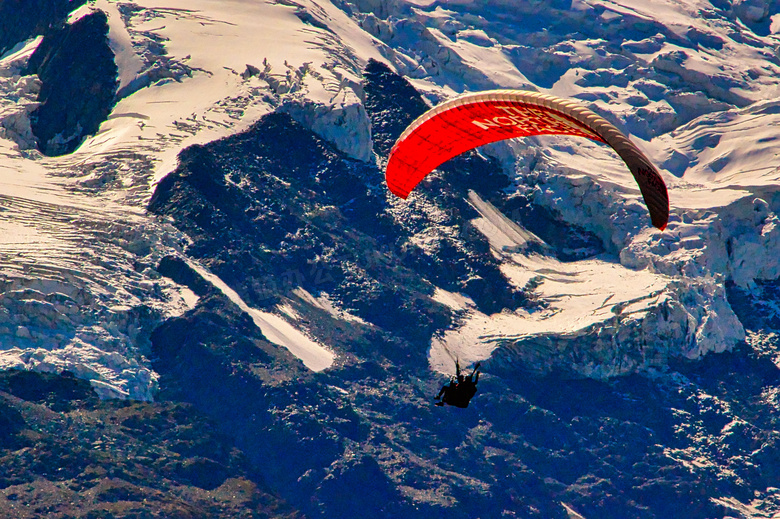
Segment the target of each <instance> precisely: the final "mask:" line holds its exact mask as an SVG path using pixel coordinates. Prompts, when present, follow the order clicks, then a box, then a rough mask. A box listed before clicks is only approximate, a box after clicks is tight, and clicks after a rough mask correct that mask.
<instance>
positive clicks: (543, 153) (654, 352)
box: [0, 0, 780, 518]
mask: <svg viewBox="0 0 780 519" xmlns="http://www.w3.org/2000/svg"><path fill="white" fill-rule="evenodd" d="M38 4H40V5H38ZM0 53H2V54H0V93H2V95H1V96H0V153H2V163H1V166H2V167H1V168H0V209H1V210H0V303H1V304H0V345H1V347H0V366H2V367H3V368H4V369H6V370H23V371H27V370H31V371H35V372H50V373H55V374H56V373H61V372H67V373H66V375H65V376H66V378H67V377H70V376H71V375H69V374H73V375H75V377H76V379H81V380H85V381H88V382H89V383H90V384H91V386H92V388H94V390H95V391H96V392H97V394H98V395H99V396H100V397H102V398H103V399H106V401H112V399H120V400H122V399H126V400H129V401H145V402H149V404H148V405H152V406H154V405H158V404H160V405H161V404H162V403H164V402H179V403H181V402H183V403H188V404H191V409H193V412H197V413H201V414H205V415H206V416H207V417H208V419H209V420H211V421H212V422H211V423H213V424H214V427H216V429H217V430H218V431H219V433H220V434H223V435H225V437H226V438H228V440H226V441H228V442H232V444H233V445H234V446H235V447H237V448H238V449H240V450H241V451H243V456H245V458H246V463H247V464H248V466H249V467H250V468H249V469H246V471H244V469H241V471H239V472H240V474H241V477H242V478H248V480H252V481H254V482H256V483H258V484H259V483H260V482H262V485H264V486H263V488H266V486H267V488H268V489H269V491H271V492H275V493H276V494H278V495H279V496H281V497H282V498H283V499H285V500H286V501H287V502H288V503H290V505H291V506H292V507H294V508H297V509H299V510H301V511H302V512H303V513H305V514H307V515H308V516H312V517H318V516H326V515H327V516H336V517H362V516H366V515H368V514H369V513H374V514H379V515H381V516H385V517H392V516H396V515H402V514H403V515H404V516H406V517H410V516H411V517H418V516H419V517H438V516H445V515H446V516H448V517H587V518H591V517H726V516H731V517H772V516H773V514H774V513H777V507H778V506H780V501H778V499H780V497H779V496H778V495H777V493H776V489H777V488H778V487H780V480H778V478H779V477H780V475H778V473H777V471H776V469H775V468H774V467H775V465H776V461H777V456H778V454H777V452H778V451H777V449H778V441H780V432H778V428H777V425H776V421H777V419H778V417H780V409H778V403H777V398H776V394H777V391H778V389H779V386H778V384H780V383H779V382H778V380H780V378H778V374H780V371H779V370H778V367H777V366H776V361H775V359H776V357H777V352H778V343H777V339H776V337H777V336H776V333H777V329H778V327H779V326H778V322H777V319H778V315H779V314H780V310H778V307H777V281H776V280H778V279H780V225H778V223H779V222H780V219H779V218H778V216H777V213H778V211H780V196H778V195H777V194H776V189H775V185H776V184H777V183H778V182H779V181H780V157H779V156H780V140H778V137H777V129H778V127H780V109H779V107H780V101H778V98H779V96H780V3H778V2H777V1H776V0H732V1H728V0H717V1H710V2H705V1H686V2H682V1H674V0H651V1H642V2H639V1H634V0H621V1H617V2H613V1H607V0H572V1H558V0H556V1H551V2H537V1H517V0H512V1H505V0H457V1H455V0H452V1H446V0H353V1H346V0H283V1H282V0H279V1H270V0H232V1H229V2H215V1H209V0H193V1H188V2H180V1H178V0H163V1H159V2H148V1H146V0H140V1H137V2H123V1H113V0H112V1H110V0H95V1H91V2H68V1H65V0H61V1H59V0H49V1H48V2H45V1H41V2H35V5H33V3H31V4H30V5H29V6H28V8H25V7H22V6H20V5H18V3H12V2H0ZM495 88H512V89H527V90H535V91H540V92H544V93H549V94H553V95H557V96H561V97H566V98H572V99H575V100H578V101H579V102H580V103H581V104H583V105H584V106H586V107H588V108H590V109H592V110H593V111H595V112H597V113H599V114H600V115H602V116H604V117H605V118H607V119H608V120H609V121H610V122H612V123H613V124H615V125H616V126H618V127H619V128H621V129H623V130H624V131H625V132H626V133H627V134H629V135H630V136H631V139H632V140H633V141H634V142H635V143H636V144H637V145H638V146H639V147H640V148H642V150H643V151H644V152H645V153H646V154H647V155H648V156H649V157H650V158H651V160H653V162H654V163H655V164H657V165H658V166H659V169H660V170H661V171H662V174H663V176H664V179H665V181H666V183H667V185H668V187H669V196H670V203H671V218H670V223H669V226H668V228H667V229H666V230H665V231H663V232H662V231H658V230H657V229H655V228H653V227H652V226H651V225H650V221H649V217H648V216H647V212H646V209H645V207H644V205H643V204H642V201H641V197H640V194H639V192H638V190H637V189H636V185H635V183H634V181H633V178H632V177H631V175H630V173H629V171H628V170H627V169H625V165H624V164H623V163H622V162H621V161H620V160H619V159H618V158H617V156H616V154H615V153H614V152H613V151H612V150H611V149H609V148H607V147H605V146H603V145H599V144H597V143H594V142H590V141H586V140H583V139H576V138H572V137H549V136H548V137H539V138H528V139H522V140H514V141H505V142H503V143H497V144H493V145H490V146H486V147H484V148H481V149H480V150H479V151H478V152H473V153H469V154H466V155H464V156H462V157H459V158H457V159H454V160H452V161H450V162H449V163H447V164H445V165H444V166H442V167H441V168H440V169H439V171H438V173H436V174H434V175H433V176H431V177H429V178H428V179H427V180H426V181H425V182H424V185H422V186H420V188H418V189H417V190H416V191H415V192H413V193H412V195H411V196H410V198H409V199H407V200H401V199H398V198H395V197H394V196H393V195H392V194H390V193H389V192H388V191H387V189H386V186H385V185H384V176H383V171H384V165H385V163H386V161H387V155H388V153H389V151H390V148H391V146H392V145H393V143H394V141H395V139H396V138H397V137H398V136H399V135H400V134H401V132H402V131H403V129H404V128H405V127H406V126H407V125H408V124H409V123H410V122H412V121H413V120H414V119H415V118H416V117H417V116H419V115H420V114H422V113H423V112H424V111H425V110H426V109H427V108H428V107H430V106H432V105H434V104H436V103H438V102H440V101H443V100H445V99H449V98H452V97H454V96H455V95H457V94H459V93H463V92H468V91H478V90H486V89H495ZM456 358H458V359H460V362H461V364H463V365H466V364H472V363H475V362H477V361H480V362H482V366H483V370H484V371H485V375H484V376H483V378H482V380H481V382H480V386H481V389H480V393H479V394H478V396H477V397H476V399H475V401H474V404H473V405H472V406H471V407H469V408H468V409H467V410H450V409H449V408H447V409H439V408H433V407H431V404H432V397H433V395H435V393H436V391H437V390H438V385H439V384H440V383H441V382H443V381H444V380H445V378H446V375H447V374H450V373H452V371H453V370H454V360H455V359H456ZM11 373H15V372H14V371H12V372H11ZM13 380H16V379H13ZM34 380H37V379H34ZM67 380H68V382H66V384H70V383H71V382H69V381H70V378H67ZM3 387H5V386H3ZM9 387H11V386H9ZM0 389H2V388H0ZM9 392H10V393H8V394H11V395H14V397H20V395H19V394H16V393H14V392H13V391H12V390H11V389H9ZM9 398H10V397H9ZM21 398H24V397H21ZM14 402H16V401H14ZM155 402H156V403H157V404H155ZM90 405H92V404H90ZM119 408H120V409H121V406H120V407H119ZM57 412H61V413H65V414H67V413H71V411H68V410H65V411H62V410H57ZM113 412H114V411H111V412H110V413H113ZM116 412H119V411H116ZM110 413H109V415H110V416H113V415H111V414H110ZM70 416H71V415H70V414H68V417H70ZM69 419H70V418H69ZM106 419H107V420H109V421H110V420H111V418H106ZM85 423H86V422H85ZM197 423H198V427H205V426H203V425H202V423H201V422H200V421H198V422H197ZM85 427H86V425H85ZM127 441H129V440H127ZM149 441H153V440H149ZM213 463H217V462H216V461H214V462H213ZM219 463H223V464H226V465H225V466H227V465H229V466H230V467H231V469H230V470H234V467H236V466H238V465H235V464H234V463H233V462H232V461H231V462H230V463H229V464H228V463H227V462H224V461H220V462H219ZM242 466H243V465H242ZM209 467H211V468H209ZM212 469H213V466H212V465H204V468H203V470H205V471H208V470H212ZM235 470H238V469H235ZM220 474H222V472H220ZM224 474H225V481H228V480H230V481H235V480H234V479H230V477H229V474H231V472H230V471H229V470H227V469H225V471H224ZM212 479H213V478H212ZM212 479H209V485H210V486H211V485H215V488H216V487H218V488H222V487H221V486H219V484H218V483H220V482H217V483H214V482H213V481H212ZM195 480H197V478H195ZM187 481H190V482H192V481H194V480H192V479H190V480H187ZM226 484H227V483H226ZM195 486H198V485H197V481H196V483H195ZM223 486H224V485H223ZM201 488H204V487H201ZM231 488H232V487H231ZM367 489H371V493H370V495H369V493H368V492H367ZM208 490H209V491H211V488H210V487H209V489H208ZM139 495H140V494H139ZM131 497H132V496H131ZM128 500H129V501H133V499H127V500H126V501H128ZM138 501H140V499H139V500H138ZM247 502H248V501H247ZM138 506H139V507H141V508H143V507H142V505H138ZM231 506H232V505H231ZM246 506H247V507H248V508H247V512H246V513H247V514H249V513H250V511H249V509H250V508H251V507H250V505H246ZM286 506H287V505H285V507H282V508H279V510H283V512H279V513H280V514H282V513H284V514H287V513H291V512H289V508H287V507H286ZM141 508H139V509H141ZM83 510H86V508H83ZM90 510H91V509H90ZM60 512H62V513H64V511H62V510H60ZM58 513H59V512H58ZM69 513H75V512H72V510H71V511H70V512H69ZM225 513H227V512H225ZM251 513H256V512H251ZM28 516H29V517H35V515H27V516H24V515H20V517H28ZM76 516H77V517H80V516H81V515H76ZM116 516H117V517H120V516H122V515H116ZM63 517H64V516H63Z"/></svg>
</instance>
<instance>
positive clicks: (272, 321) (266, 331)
mask: <svg viewBox="0 0 780 519" xmlns="http://www.w3.org/2000/svg"><path fill="white" fill-rule="evenodd" d="M188 264H189V265H190V266H191V267H192V268H193V269H194V270H195V271H196V272H197V273H198V274H200V275H201V276H202V277H203V279H205V280H206V281H208V282H209V283H211V284H212V285H214V286H215V287H216V288H218V289H219V290H220V291H221V292H222V293H223V294H225V296H227V298H228V299H230V300H231V301H232V302H233V303H235V304H236V306H238V307H239V308H240V309H241V310H243V311H244V312H246V313H247V314H248V315H249V316H250V317H251V318H252V320H253V321H254V323H255V325H256V326H257V327H258V328H259V329H260V331H261V332H263V335H264V336H265V338H266V339H268V340H269V341H271V342H272V343H274V344H276V345H277V346H282V347H284V348H287V349H288V350H289V351H290V353H292V354H293V355H295V356H296V357H298V358H299V359H300V360H301V361H302V362H303V364H304V365H305V366H306V367H307V368H309V369H310V370H312V371H323V370H326V369H328V368H329V367H331V366H332V365H333V361H334V360H335V358H336V356H335V355H334V354H333V353H332V352H331V351H329V350H328V349H327V348H325V347H324V346H322V345H321V344H318V343H317V342H315V341H313V340H312V339H310V338H309V337H307V336H306V335H304V334H303V333H302V332H301V331H300V330H298V329H297V328H295V327H294V326H293V325H292V324H290V323H289V322H288V321H287V320H285V319H284V318H283V317H281V316H279V315H276V314H274V313H271V312H263V311H261V310H258V309H256V308H252V307H250V306H249V305H247V304H246V303H245V302H244V300H243V299H242V298H241V296H240V295H238V293H236V291H235V290H233V289H232V288H230V287H229V286H228V285H227V284H226V283H225V282H224V281H222V280H221V279H220V278H219V277H218V276H216V275H215V274H213V273H211V272H209V271H208V270H206V269H205V268H203V267H202V266H200V265H198V264H197V263H195V262H192V261H189V262H188ZM287 308H288V309H289V307H287ZM279 310H280V312H283V313H284V309H279Z"/></svg>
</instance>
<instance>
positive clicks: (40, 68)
mask: <svg viewBox="0 0 780 519" xmlns="http://www.w3.org/2000/svg"><path fill="white" fill-rule="evenodd" d="M107 35H108V18H107V17H106V15H105V13H103V12H102V11H95V12H93V13H92V14H89V15H87V16H84V17H83V18H81V19H79V20H78V21H77V22H75V23H73V24H72V25H65V26H62V27H59V28H57V29H54V30H51V31H49V32H48V33H47V35H46V36H45V37H44V39H43V41H42V42H41V44H40V45H39V46H38V48H37V49H36V51H35V53H34V54H33V55H32V56H31V57H30V61H29V63H28V69H27V73H28V74H37V75H38V77H40V79H41V82H42V85H41V91H40V94H39V95H38V101H39V102H40V103H41V105H40V106H39V107H38V108H37V109H36V110H35V111H34V112H33V113H32V114H31V116H30V123H31V126H32V130H33V134H34V135H35V137H36V138H37V139H38V148H39V149H40V150H41V151H42V152H43V153H45V154H47V155H62V154H65V153H70V152H72V151H73V150H75V149H76V148H77V147H78V146H79V144H81V142H82V141H83V139H84V137H86V136H87V135H91V134H94V133H96V132H97V130H98V128H99V126H100V124H101V123H102V122H103V121H105V120H106V118H107V117H108V114H109V113H110V111H111V109H112V107H113V106H114V102H115V96H116V90H117V66H116V63H115V62H114V54H113V52H112V51H111V48H110V47H109V44H108V38H107Z"/></svg>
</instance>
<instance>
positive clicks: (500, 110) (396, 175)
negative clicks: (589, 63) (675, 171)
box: [385, 90, 669, 229]
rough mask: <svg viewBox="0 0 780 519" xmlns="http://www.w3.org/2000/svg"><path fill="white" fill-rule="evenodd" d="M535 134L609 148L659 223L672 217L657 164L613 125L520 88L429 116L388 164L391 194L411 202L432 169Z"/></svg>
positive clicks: (461, 100)
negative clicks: (478, 149)
mask: <svg viewBox="0 0 780 519" xmlns="http://www.w3.org/2000/svg"><path fill="white" fill-rule="evenodd" d="M531 135H572V136H577V137H585V138H588V139H591V140H594V141H597V142H602V143H605V144H608V145H609V146H611V147H612V149H614V150H615V152H616V153H617V154H618V155H619V156H620V158H622V159H623V161H624V162H625V163H626V165H627V166H628V169H629V170H630V171H631V173H632V174H633V175H634V179H635V180H636V182H637V184H639V190H640V191H641V193H642V197H643V198H644V200H645V204H646V205H647V208H648V210H649V211H650V218H651V220H652V222H653V225H654V226H656V227H658V228H659V229H664V228H665V227H666V223H667V221H668V219H669V197H668V194H667V191H666V184H665V183H664V181H663V179H662V178H661V175H660V174H659V173H658V170H656V168H655V166H653V164H652V163H651V162H650V161H649V160H648V159H647V157H645V155H644V154H643V153H642V152H641V151H640V150H639V148H637V147H636V146H635V145H634V144H633V143H632V142H631V141H630V140H629V139H628V138H627V137H626V136H625V135H623V134H622V133H621V132H620V130H618V129H617V128H615V127H614V126H613V125H612V124H611V123H610V122H609V121H607V120H606V119H604V118H603V117H600V116H599V115H597V114H595V113H594V112H592V111H590V110H588V109H587V108H584V107H582V106H580V105H578V104H576V103H573V102H571V101H567V100H565V99H561V98H558V97H554V96H550V95H546V94H539V93H536V92H524V91H520V90H492V91H487V92H481V93H474V94H466V95H463V96H460V97H457V98H455V99H451V100H449V101H446V102H444V103H442V104H440V105H438V106H436V107H434V108H432V109H431V110H429V111H427V112H426V113H424V114H423V115H422V116H420V117H419V118H418V119H417V120H416V121H414V122H413V123H412V124H411V125H409V127H408V128H407V129H406V130H405V131H404V133H403V134H401V136H400V137H399V138H398V140H397V141H396V143H395V145H394V146H393V149H392V150H391V151H390V157H389V159H388V162H387V170H386V174H385V179H386V180H387V186H388V187H389V188H390V191H392V192H393V193H395V194H396V195H398V196H400V197H402V198H406V197H407V196H409V193H410V192H411V191H412V189H414V188H415V186H417V184H418V183H419V182H420V181H421V180H422V179H423V178H425V176H426V175H427V174H428V173H430V172H431V171H432V170H434V169H435V168H437V167H438V166H440V165H441V164H442V163H444V162H446V161H447V160H449V159H451V158H453V157H455V156H457V155H460V154H461V153H464V152H466V151H468V150H471V149H473V148H476V147H477V146H481V145H483V144H487V143H490V142H496V141H500V140H504V139H511V138H514V137H528V136H531Z"/></svg>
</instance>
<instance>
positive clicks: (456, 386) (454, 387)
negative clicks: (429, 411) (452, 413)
mask: <svg viewBox="0 0 780 519" xmlns="http://www.w3.org/2000/svg"><path fill="white" fill-rule="evenodd" d="M477 382H479V363H477V365H476V366H474V371H472V372H471V375H466V376H464V375H463V374H462V373H461V372H460V363H459V362H458V361H457V360H456V361H455V376H454V377H452V378H451V379H450V381H449V383H448V384H445V385H444V386H442V388H441V391H439V394H438V395H436V397H435V398H434V400H437V402H436V405H437V406H440V407H441V406H443V405H444V404H447V405H453V406H455V407H460V408H462V409H465V408H467V407H468V406H469V402H471V398H472V397H473V396H474V395H476V394H477Z"/></svg>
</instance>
